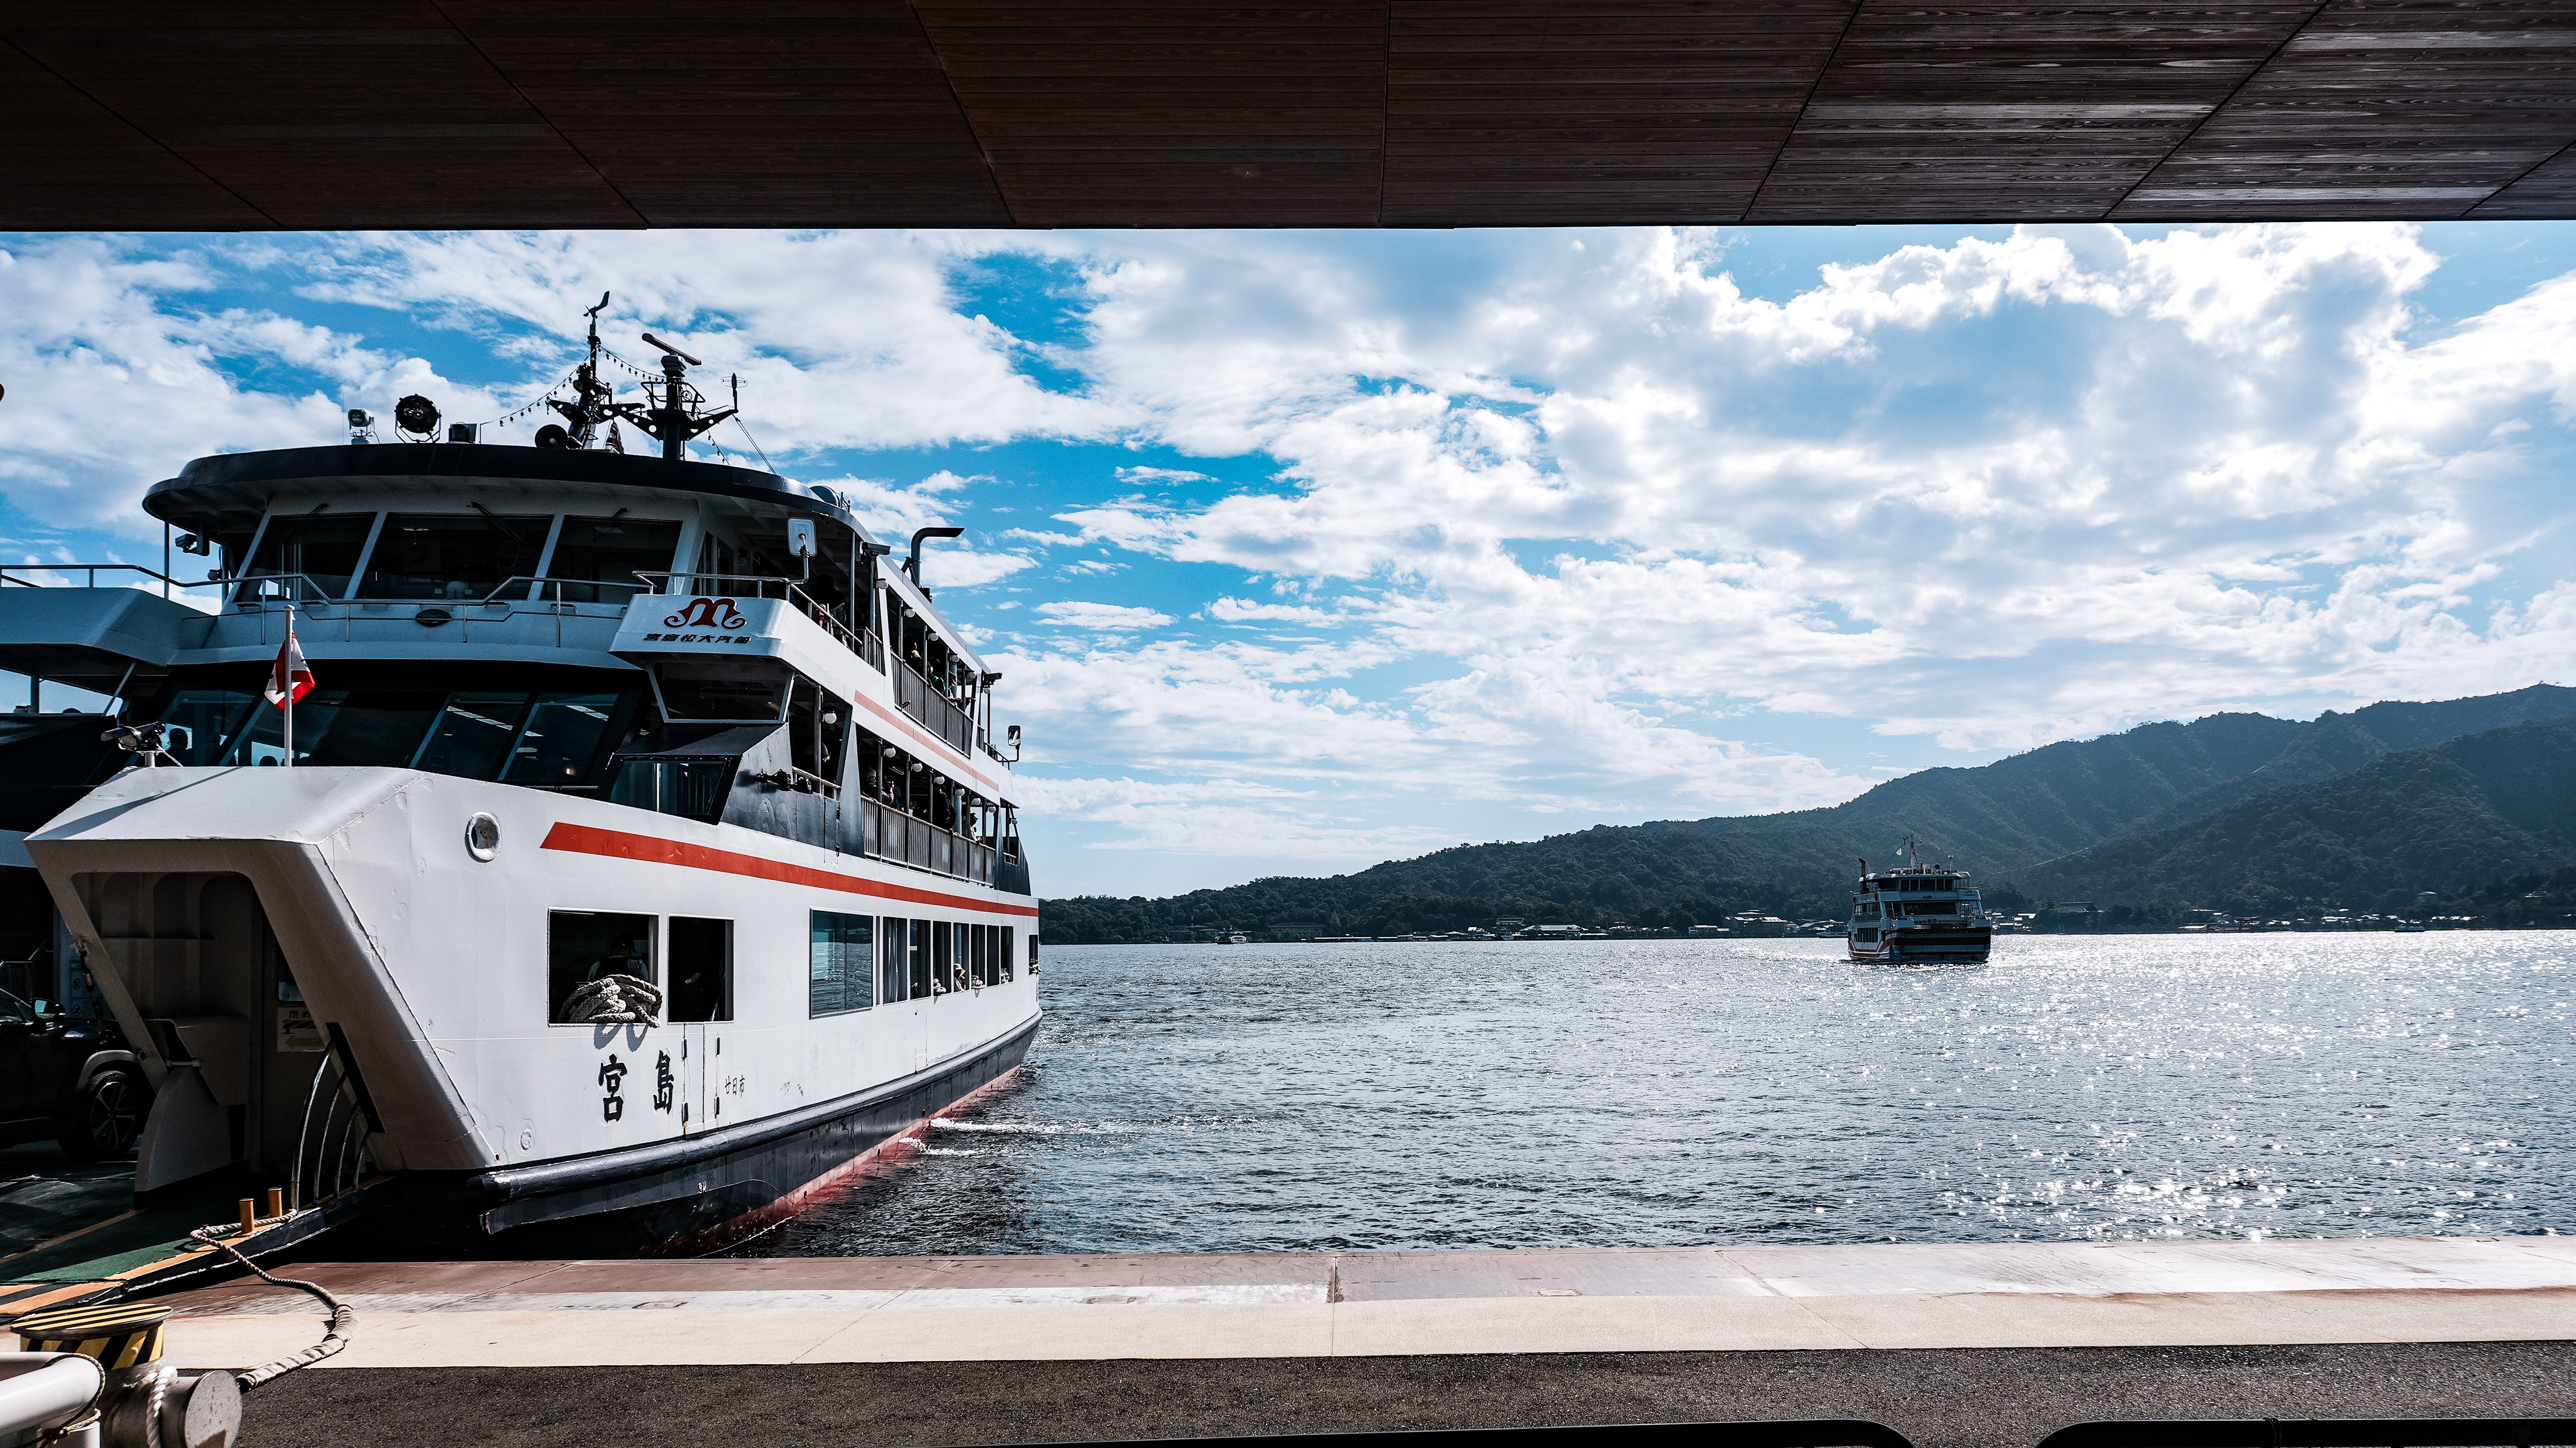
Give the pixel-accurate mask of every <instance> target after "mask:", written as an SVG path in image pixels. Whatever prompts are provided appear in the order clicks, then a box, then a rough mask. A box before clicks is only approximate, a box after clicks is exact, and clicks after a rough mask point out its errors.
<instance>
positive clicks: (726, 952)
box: [667, 915, 867, 1021]
mask: <svg viewBox="0 0 2576 1448" xmlns="http://www.w3.org/2000/svg"><path fill="white" fill-rule="evenodd" d="M860 923H861V924H865V923H866V922H865V921H862V922H860ZM859 953H860V955H861V956H862V957H864V956H865V955H866V954H867V951H866V948H865V947H864V946H862V947H861V949H860V952H859ZM670 965H671V1001H670V1011H669V1014H668V1017H667V1018H668V1019H670V1020H674V1021H729V1020H732V1019H733V922H732V921H730V920H699V919H693V918H691V917H689V916H686V915H674V916H672V917H671V948H670Z"/></svg>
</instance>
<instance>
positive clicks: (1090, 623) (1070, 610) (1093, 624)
mask: <svg viewBox="0 0 2576 1448" xmlns="http://www.w3.org/2000/svg"><path fill="white" fill-rule="evenodd" d="M1037 611H1038V614H1039V616H1040V617H1043V618H1044V619H1046V621H1047V622H1049V623H1056V624H1063V625H1065V626H1067V627H1069V628H1087V629H1094V630H1097V631H1100V632H1104V633H1108V632H1121V631H1125V630H1130V629H1140V628H1165V627H1168V626H1169V625H1170V624H1171V622H1172V616H1171V615H1170V614H1167V613H1156V612H1154V611H1153V610H1152V609H1150V608H1129V607H1127V606H1125V605H1123V604H1115V603H1069V602H1063V601H1058V602H1055V603H1041V604H1039V605H1038V608H1037Z"/></svg>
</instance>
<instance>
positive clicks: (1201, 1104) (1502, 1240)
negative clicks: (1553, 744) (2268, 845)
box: [739, 932, 2576, 1255]
mask: <svg viewBox="0 0 2576 1448" xmlns="http://www.w3.org/2000/svg"><path fill="white" fill-rule="evenodd" d="M1043 995H1044V999H1045V1002H1046V1007H1047V1011H1048V1020H1047V1023H1046V1026H1045V1027H1044V1029H1043V1030H1042V1031H1041V1033H1040V1035H1039V1038H1038V1041H1037V1043H1036V1045H1035V1046H1034V1047H1033V1048H1032V1049H1031V1051H1030V1054H1029V1060H1028V1064H1027V1067H1026V1069H1025V1070H1024V1071H1023V1072H1022V1074H1021V1077H1020V1079H1019V1080H1018V1081H1017V1082H1016V1083H1015V1084H1014V1085H1013V1086H1012V1087H1011V1088H1009V1089H1008V1090H1007V1091H1005V1092H1003V1093H1002V1094H1000V1095H999V1096H997V1097H995V1098H994V1099H992V1100H991V1101H989V1102H988V1103H986V1104H984V1105H982V1106H981V1107H980V1108H979V1109H978V1110H977V1111H976V1112H975V1113H974V1115H973V1116H972V1117H971V1118H969V1119H966V1120H959V1121H946V1120H943V1121H941V1122H939V1123H937V1124H936V1126H935V1127H934V1129H933V1131H932V1133H931V1136H930V1141H929V1143H928V1147H927V1149H926V1150H925V1151H924V1152H923V1153H921V1154H920V1155H919V1156H916V1157H914V1158H912V1159H911V1160H910V1161H909V1162H908V1163H907V1164H905V1165H904V1166H902V1167H901V1168H900V1169H898V1170H895V1171H892V1172H889V1173H886V1174H884V1175H883V1176H881V1177H879V1178H876V1179H874V1180H872V1181H870V1182H868V1183H866V1184H864V1185H862V1186H861V1187H859V1188H858V1189H856V1190H854V1191H852V1192H851V1193H849V1194H848V1195H846V1196H843V1197H840V1198H838V1199H836V1200H833V1201H831V1202H828V1203H825V1204H823V1205H821V1206H819V1207H817V1208H815V1209H814V1210H812V1211H809V1212H808V1213H807V1214H806V1215H805V1216H803V1217H801V1218H799V1219H798V1220H796V1221H795V1222H792V1223H790V1224H788V1225H787V1226H785V1227H783V1228H781V1229H780V1230H778V1231H775V1232H772V1233H770V1234H769V1235H768V1236H766V1237H763V1238H761V1239H759V1240H758V1241H756V1242H754V1243H752V1244H750V1245H748V1246H747V1247H745V1248H743V1249H739V1250H742V1251H745V1252H749V1253H754V1254H772V1253H775V1254H815V1255H831V1254H940V1253H990V1252H1130V1251H1235V1250H1314V1249H1361V1248H1390V1247H1477V1246H1485V1247H1492V1246H1511V1247H1565V1246H1662V1245H1679V1244H1702V1243H1758V1242H1864V1241H1889V1240H1896V1241H2008V1240H2016V1239H2021V1240H2033V1239H2059V1238H2141V1237H2213V1236H2224V1237H2246V1236H2255V1235H2261V1236H2302V1237H2304V1236H2366V1235H2383V1236H2390V1235H2410V1236H2412V1235H2485V1236H2492V1235H2499V1234H2506V1233H2516V1232H2541V1231H2552V1230H2554V1231H2559V1232H2570V1231H2576V1080H2571V1075H2570V1069H2569V1068H2570V1061H2571V1059H2576V1008H2571V1004H2570V997H2571V995H2576V934H2567V933H2561V932H2512V933H2501V932H2499V933H2468V932H2460V933H2448V934H2427V935H2406V936H2399V935H2360V934H2352V935H2326V934H2315V935H2307V934H2281V935H2256V936H2234V937H2218V938H2192V937H2180V936H2107V937H2100V938H2097V939H2091V940H2074V939H2067V938H2062V937H2059V938H2049V937H2008V938H2006V939H2004V940H2003V941H2000V942H1998V944H1997V948H1996V952H1995V959H1994V961H1993V962H1992V963H1991V964H1989V965H1987V966H1984V967H1978V968H1957V967H1946V968H1917V969H1888V968H1880V967H1868V966H1856V965H1853V964H1850V963H1848V962H1846V961H1845V960H1844V959H1843V958H1842V949H1841V943H1840V942H1838V941H1787V940H1766V941H1722V940H1721V941H1653V942H1647V941H1639V942H1624V941H1620V942H1585V943H1577V944H1539V943H1512V944H1477V945H1447V944H1394V943H1389V944H1380V945H1366V944H1363V945H1312V944H1307V945H1258V946H1087V947H1049V948H1048V950H1047V953H1046V974H1045V976H1044V978H1043Z"/></svg>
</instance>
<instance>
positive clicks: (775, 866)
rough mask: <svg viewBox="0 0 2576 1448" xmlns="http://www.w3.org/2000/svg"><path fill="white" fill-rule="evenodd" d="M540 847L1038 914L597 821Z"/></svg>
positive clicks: (552, 834) (918, 901)
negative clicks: (662, 837)
mask: <svg viewBox="0 0 2576 1448" xmlns="http://www.w3.org/2000/svg"><path fill="white" fill-rule="evenodd" d="M540 848H543V849H548V850H563V851H567V852H569V853H572V854H577V855H605V856H608V857H609V858H611V859H618V860H638V861H642V862H643V863H646V864H652V865H678V866H680V867H682V868H684V869H690V870H714V871H716V872H718V873H720V874H726V875H743V876H748V877H749V878H751V879H755V880H776V881H778V882H780V883H781V884H787V885H811V886H814V887H815V888H817V889H822V890H839V891H842V892H844V893H846V894H851V895H874V896H876V897H878V898H879V899H884V900H900V901H902V902H904V903H905V904H907V905H939V906H944V907H946V908H948V909H951V910H981V911H986V912H988V913H992V914H999V915H1026V916H1030V917H1032V918H1034V917H1035V916H1036V915H1037V913H1038V907H1036V906H1035V905H1004V904H999V903H996V902H994V901H991V900H977V899H975V898H973V897H971V896H967V895H950V894H946V893H944V892H942V891H938V890H918V889H915V888H913V887H912V886H910V885H888V884H885V883H883V882H881V881H877V880H863V879H860V878H859V877H858V876H856V875H839V874H834V873H833V872H832V871H830V870H816V869H810V868H808V867H806V866H804V865H790V864H788V863H786V862H785V861H783V860H764V859H762V858H760V857H759V856H758V855H745V854H738V853H736V852H734V851H732V850H719V849H715V848H713V847H711V846H707V845H691V844H683V843H681V842H680V841H678V840H657V839H655V838H653V837H652V836H650V835H630V834H627V833H626V832H624V831H622V830H603V829H600V828H598V827H596V826H593V825H576V824H566V823H563V822H561V821H558V822H557V823H556V825H555V827H554V828H553V829H551V830H549V831H547V832H546V840H545V843H544V845H542V846H540Z"/></svg>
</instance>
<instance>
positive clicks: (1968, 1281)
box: [157, 1236, 2576, 1371]
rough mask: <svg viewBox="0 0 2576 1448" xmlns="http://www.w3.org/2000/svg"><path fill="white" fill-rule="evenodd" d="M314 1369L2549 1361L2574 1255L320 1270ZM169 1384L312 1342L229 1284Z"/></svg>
mask: <svg viewBox="0 0 2576 1448" xmlns="http://www.w3.org/2000/svg"><path fill="white" fill-rule="evenodd" d="M290 1275H294V1276H300V1277H305V1278H309V1279H311V1280H313V1281H315V1282H318V1283H320V1284H321V1285H323V1286H324V1287H326V1288H328V1289H329V1290H331V1291H332V1292H334V1293H336V1294H338V1295H340V1296H341V1298H342V1299H343V1300H344V1301H346V1302H348V1303H349V1305H351V1306H352V1307H354V1308H355V1309H356V1310H357V1312H358V1314H359V1329H358V1332H357V1336H356V1340H355V1342H354V1343H353V1344H352V1345H351V1346H350V1347H349V1349H348V1350H347V1351H346V1352H344V1353H342V1354H340V1355H339V1356H337V1357H334V1358H332V1359H330V1360H328V1362H326V1363H325V1364H323V1365H322V1367H321V1368H319V1369H317V1371H332V1370H344V1369H350V1368H369V1367H376V1368H486V1367H488V1368H528V1367H566V1368H569V1367H582V1366H590V1365H603V1364H621V1365H629V1366H633V1365H645V1364H670V1365H681V1364H698V1365H709V1364H774V1365H792V1364H822V1363H902V1362H942V1363H963V1362H977V1361H984V1362H1004V1361H1039V1360H1059V1361H1095V1362H1096V1361H1107V1360H1116V1359H1163V1360H1177V1359H1199V1360H1205V1359H1227V1358H1235V1359H1253V1358H1259V1359H1293V1358H1362V1357H1405V1356H1423V1355H1477V1354H1507V1353H1508V1354H1529V1353H1548V1354H1555V1353H1669V1352H1781V1351H1801V1352H1815V1351H1827V1352H1831V1351H1853V1350H1862V1351H1867V1350H1884V1349H1909V1350H1945V1349H2036V1348H2167V1347H2226V1346H2265V1345H2270V1346H2278V1345H2289V1344H2363V1343H2434V1342H2446V1343H2479V1342H2557V1341H2564V1340H2568V1339H2571V1338H2576V1237H2550V1236H2542V1237H2504V1238H2459V1237H2447V1238H2370V1239H2358V1240H2356V1239H2342V1240H2305V1241H2299V1240H2271V1241H2261V1242H2217V1241H2203V1242H2190V1241H2160V1242H2059V1243H2005V1244H1946V1245H1901V1244H1886V1245H1864V1246H1776V1247H1694V1248H1647V1249H1605V1250H1553V1251H1521V1252H1505V1251H1457V1252H1351V1253H1296V1254H1286V1253H1282V1254H1269V1253H1242V1254H1234V1253H1211V1254H1203V1255H1177V1254H1176V1255H1139V1256H1019V1257H980V1258H957V1257H944V1258H912V1257H834V1258H711V1259H697V1260H685V1261H665V1260H649V1259H648V1260H619V1261H553V1262H460V1263H401V1262H396V1263H346V1264H323V1265H304V1266H299V1267H297V1268H295V1269H293V1271H292V1272H291V1274H290ZM157 1300H160V1301H165V1302H168V1303H170V1304H171V1305H173V1306H175V1307H177V1308H178V1309H179V1315H178V1316H177V1317H176V1318H175V1319H174V1320H173V1321H172V1323H171V1327H170V1351H171V1356H172V1358H173V1359H174V1360H175V1361H177V1362H180V1363H182V1364H184V1365H187V1366H191V1367H239V1366H247V1365H249V1364H251V1363H255V1362H260V1361H264V1360H266V1359H269V1358H272V1357H276V1356H280V1355H283V1354H285V1353H287V1352H291V1351H293V1350H295V1349H297V1348H300V1347H303V1346H305V1345H307V1344H309V1343H311V1342H312V1341H314V1340H315V1339H316V1337H318V1335H319V1332H318V1327H317V1322H318V1309H317V1307H316V1306H315V1304H314V1302H313V1300H312V1299H311V1298H309V1297H306V1296H304V1295H303V1294H301V1293H295V1292H291V1291H286V1290H283V1289H279V1288H276V1287H271V1286H269V1285H267V1284H265V1283H261V1282H258V1281H255V1280H244V1281H235V1282H230V1283H225V1284H222V1285H219V1286H214V1287H207V1288H200V1289H197V1290H194V1291H188V1292H181V1293H176V1294H172V1295H169V1296H166V1297H162V1298H159V1299H157Z"/></svg>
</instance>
